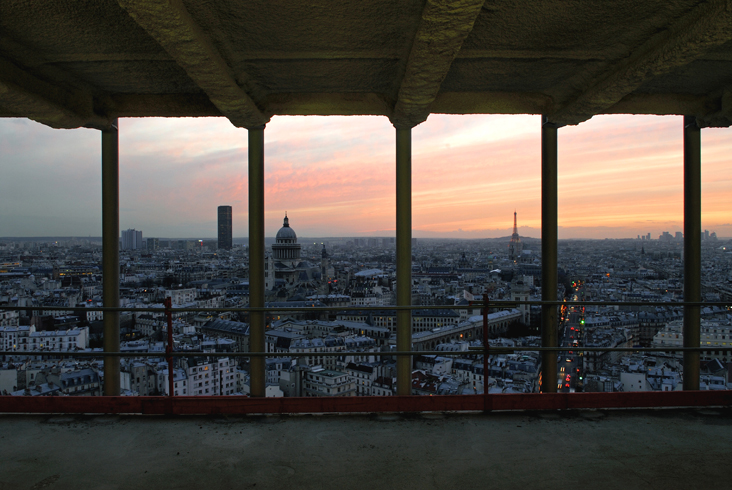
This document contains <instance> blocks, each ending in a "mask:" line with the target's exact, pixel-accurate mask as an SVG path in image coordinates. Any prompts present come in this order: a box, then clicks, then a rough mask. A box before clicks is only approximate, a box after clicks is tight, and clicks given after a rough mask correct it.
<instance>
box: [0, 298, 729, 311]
mask: <svg viewBox="0 0 732 490" xmlns="http://www.w3.org/2000/svg"><path fill="white" fill-rule="evenodd" d="M484 305H485V304H484V303H483V302H482V301H481V302H475V303H474V304H472V305H469V306H461V305H424V306H396V305H385V306H303V307H294V308H291V307H281V308H271V307H262V308H226V307H222V308H176V307H173V308H172V310H173V311H174V312H183V313H185V312H210V313H221V312H232V313H235V312H236V313H240V312H252V311H254V312H258V311H262V312H269V313H277V312H290V311H303V312H313V311H327V312H330V311H384V310H395V311H398V310H446V309H448V310H472V309H475V308H481V307H483V306H484ZM518 305H530V306H545V305H546V306H551V305H555V306H562V305H566V306H666V307H680V306H699V307H702V306H719V307H724V308H732V303H730V302H723V301H715V302H700V301H679V302H673V303H669V302H662V301H648V302H639V301H614V302H610V301H490V302H489V303H488V308H496V309H499V308H515V307H517V306H518ZM0 310H6V311H24V310H53V311H79V310H81V311H101V312H104V311H122V312H125V311H126V312H152V313H165V311H167V310H166V309H165V308H159V307H150V308H144V307H143V308H141V307H134V308H132V307H124V306H119V307H110V306H106V307H105V306H97V307H83V306H76V307H74V306H2V305H0Z"/></svg>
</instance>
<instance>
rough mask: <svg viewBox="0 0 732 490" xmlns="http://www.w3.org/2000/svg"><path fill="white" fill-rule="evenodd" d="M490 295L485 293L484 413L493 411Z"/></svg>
mask: <svg viewBox="0 0 732 490" xmlns="http://www.w3.org/2000/svg"><path fill="white" fill-rule="evenodd" d="M489 301H490V300H489V299H488V293H483V411H484V412H488V411H490V410H493V407H492V406H491V403H490V401H491V398H490V395H488V364H489V357H490V354H489V352H490V347H491V345H490V343H489V342H488V303H489Z"/></svg>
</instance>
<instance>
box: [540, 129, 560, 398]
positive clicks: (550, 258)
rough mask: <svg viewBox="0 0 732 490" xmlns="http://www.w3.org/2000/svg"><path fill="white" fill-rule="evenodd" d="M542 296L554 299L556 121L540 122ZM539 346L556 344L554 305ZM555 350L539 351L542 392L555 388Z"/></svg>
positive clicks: (544, 317) (544, 315)
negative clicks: (554, 122)
mask: <svg viewBox="0 0 732 490" xmlns="http://www.w3.org/2000/svg"><path fill="white" fill-rule="evenodd" d="M541 299H542V301H556V300H557V125H556V124H552V123H550V122H547V121H546V120H543V121H542V125H541ZM541 346H542V347H558V344H557V307H556V306H555V305H542V307H541ZM557 354H558V353H557V352H553V351H542V354H541V356H542V360H541V365H542V368H541V370H542V386H541V391H542V392H544V393H556V391H557Z"/></svg>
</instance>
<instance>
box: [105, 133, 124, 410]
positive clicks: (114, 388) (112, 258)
mask: <svg viewBox="0 0 732 490" xmlns="http://www.w3.org/2000/svg"><path fill="white" fill-rule="evenodd" d="M102 288H103V293H102V300H103V303H104V306H105V307H119V130H118V121H117V119H115V120H114V121H113V123H112V126H111V128H110V129H106V130H103V131H102ZM103 325H104V352H119V312H118V311H114V312H111V311H105V312H104V321H103ZM119 394H120V379H119V357H115V356H105V357H104V395H106V396H119Z"/></svg>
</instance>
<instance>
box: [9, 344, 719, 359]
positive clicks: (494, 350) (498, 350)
mask: <svg viewBox="0 0 732 490" xmlns="http://www.w3.org/2000/svg"><path fill="white" fill-rule="evenodd" d="M712 350H716V351H725V352H730V351H732V347H720V348H709V347H669V348H666V347H582V348H577V347H530V346H529V347H526V346H521V347H505V346H500V347H490V348H488V349H487V352H488V354H489V355H492V354H507V353H508V354H510V353H513V352H542V351H547V352H569V351H576V352H578V353H579V352H705V351H712ZM485 352H486V349H484V348H483V347H469V348H468V350H467V351H447V352H445V351H436V350H425V351H378V352H359V351H336V352H333V351H331V352H185V351H174V352H172V353H171V354H170V355H172V356H173V357H205V356H211V357H316V356H320V357H338V356H376V357H385V356H401V355H403V356H420V355H430V356H431V355H437V356H445V357H450V356H453V357H454V356H460V355H476V354H485ZM0 355H6V356H7V355H28V356H34V357H35V356H50V355H59V356H80V357H107V356H110V357H167V356H168V355H169V354H166V353H165V352H160V353H156V352H89V351H78V352H74V351H0Z"/></svg>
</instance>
